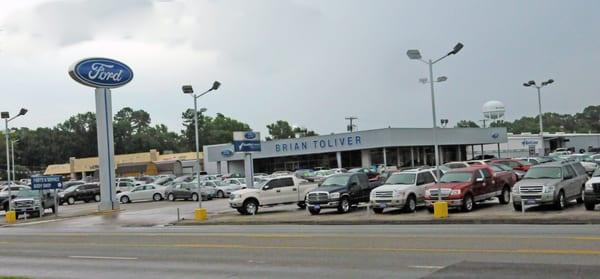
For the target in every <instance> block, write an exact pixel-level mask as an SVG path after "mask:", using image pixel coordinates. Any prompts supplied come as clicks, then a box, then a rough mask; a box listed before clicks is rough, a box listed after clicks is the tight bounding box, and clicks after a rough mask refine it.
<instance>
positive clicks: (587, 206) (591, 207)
mask: <svg viewBox="0 0 600 279" xmlns="http://www.w3.org/2000/svg"><path fill="white" fill-rule="evenodd" d="M584 205H585V209H586V210H594V208H596V204H595V203H593V202H585V204H584Z"/></svg>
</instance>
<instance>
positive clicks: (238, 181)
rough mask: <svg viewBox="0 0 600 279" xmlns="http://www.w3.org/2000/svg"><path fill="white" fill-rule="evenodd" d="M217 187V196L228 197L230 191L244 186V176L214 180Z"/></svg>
mask: <svg viewBox="0 0 600 279" xmlns="http://www.w3.org/2000/svg"><path fill="white" fill-rule="evenodd" d="M215 184H216V186H217V188H216V189H215V190H217V198H226V197H229V195H230V194H231V192H233V191H237V190H240V189H242V188H244V187H246V184H245V183H244V178H230V179H225V180H223V181H216V182H215Z"/></svg>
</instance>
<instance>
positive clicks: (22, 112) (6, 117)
mask: <svg viewBox="0 0 600 279" xmlns="http://www.w3.org/2000/svg"><path fill="white" fill-rule="evenodd" d="M26 113H27V109H24V108H22V109H21V110H20V111H19V113H18V114H17V115H15V116H13V117H12V118H11V117H10V113H8V111H3V112H2V113H0V116H1V118H2V119H4V137H5V138H6V176H7V180H8V211H12V210H11V209H12V205H11V203H12V192H11V188H12V187H11V186H12V183H11V177H10V148H9V142H10V135H9V132H10V131H9V130H8V122H10V121H13V120H14V119H15V118H17V117H19V116H21V115H25V114H26Z"/></svg>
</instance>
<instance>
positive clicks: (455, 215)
mask: <svg viewBox="0 0 600 279" xmlns="http://www.w3.org/2000/svg"><path fill="white" fill-rule="evenodd" d="M97 206H98V204H97V203H76V204H74V205H66V206H60V208H59V214H58V216H54V215H52V214H51V213H50V211H49V210H47V211H46V215H45V216H44V217H43V218H34V219H29V220H27V221H26V220H24V219H20V220H19V221H18V223H17V226H20V225H25V224H30V225H40V226H57V227H58V226H60V227H63V228H67V229H73V230H77V229H85V228H93V227H102V226H103V227H106V226H109V227H110V226H112V227H148V226H163V225H172V224H179V225H200V224H285V223H288V224H289V223H296V224H377V223H379V224H386V223H389V224H395V223H407V224H410V223H436V222H458V223H462V222H464V223H487V222H489V223H553V222H555V223H600V212H599V211H598V210H596V211H586V210H585V209H584V208H583V206H582V205H580V204H576V203H575V202H571V203H570V204H569V207H567V208H566V209H565V210H562V211H558V210H554V209H552V208H548V207H532V208H529V209H527V211H526V212H525V214H522V213H521V212H516V211H514V209H513V208H512V206H511V205H510V204H508V205H501V204H498V202H497V200H495V199H494V200H491V201H487V202H484V203H481V204H478V206H477V207H476V208H475V210H473V211H472V212H459V211H456V210H451V211H450V216H449V218H448V219H446V220H436V219H434V218H433V215H432V214H430V213H429V212H427V210H425V209H424V208H419V209H418V210H417V211H416V212H415V213H404V212H402V211H401V210H393V209H389V210H387V211H385V212H384V213H383V214H375V213H373V212H372V211H370V210H367V206H366V204H361V205H359V206H358V207H356V208H354V209H353V210H351V211H350V212H349V213H347V214H339V213H338V212H337V211H336V210H335V209H331V210H323V212H322V213H321V214H320V215H318V216H313V215H310V213H308V212H307V211H306V210H302V209H299V208H298V207H297V206H296V205H282V206H276V207H266V208H260V210H259V211H258V213H257V214H256V215H250V216H247V215H240V214H239V213H238V212H237V211H236V210H234V209H232V208H230V207H229V203H228V201H227V199H214V200H211V201H204V202H203V203H202V206H203V207H204V208H206V209H207V211H208V220H206V221H195V220H193V212H194V209H195V208H197V206H198V204H197V202H191V201H177V202H171V201H160V202H138V203H130V204H121V205H120V206H121V211H119V212H118V213H114V214H98V213H96V212H97ZM597 209H598V207H597ZM178 210H179V222H178V215H177V214H178ZM3 215H4V212H3V211H0V216H3ZM0 222H2V223H0V224H4V218H2V219H1V221H0Z"/></svg>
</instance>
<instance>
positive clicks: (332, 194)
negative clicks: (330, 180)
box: [329, 193, 340, 199]
mask: <svg viewBox="0 0 600 279" xmlns="http://www.w3.org/2000/svg"><path fill="white" fill-rule="evenodd" d="M329 197H330V198H332V199H339V198H340V193H331V194H330V195H329Z"/></svg>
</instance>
